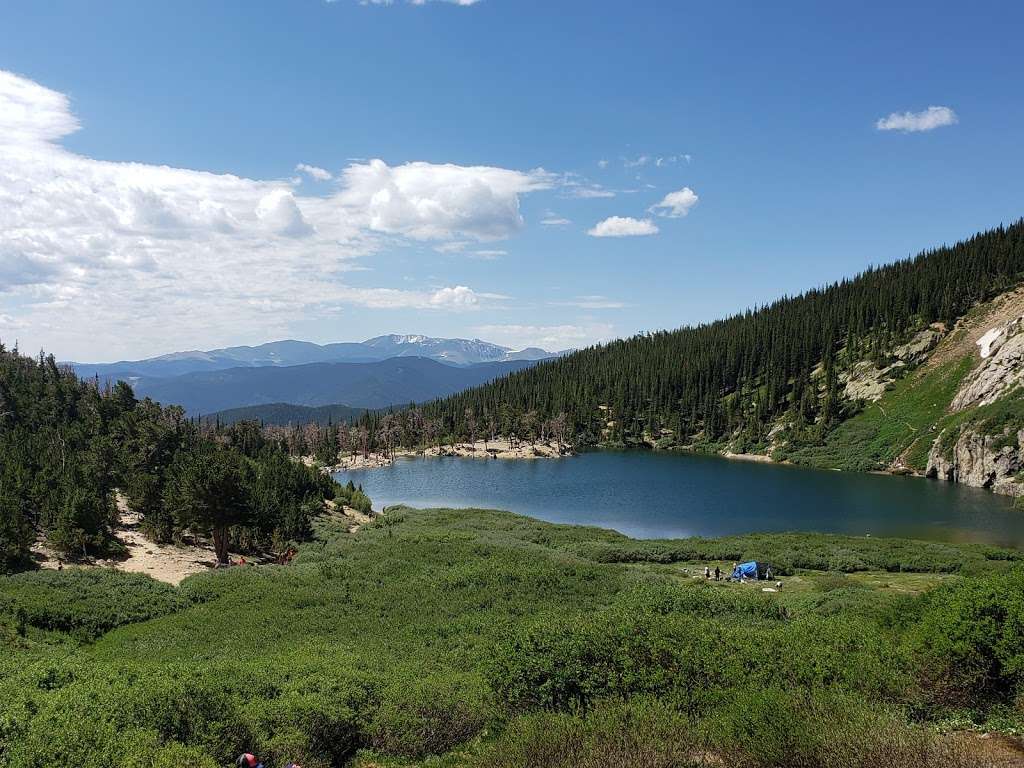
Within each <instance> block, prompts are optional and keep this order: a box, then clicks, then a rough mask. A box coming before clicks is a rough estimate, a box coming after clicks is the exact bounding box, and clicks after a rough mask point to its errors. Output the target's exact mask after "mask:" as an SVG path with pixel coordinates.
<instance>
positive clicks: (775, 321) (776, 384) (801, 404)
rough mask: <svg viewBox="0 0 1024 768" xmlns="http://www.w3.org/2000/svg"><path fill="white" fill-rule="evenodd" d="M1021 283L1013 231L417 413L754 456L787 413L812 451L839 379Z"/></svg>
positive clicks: (615, 346)
mask: <svg viewBox="0 0 1024 768" xmlns="http://www.w3.org/2000/svg"><path fill="white" fill-rule="evenodd" d="M1022 276H1024V220H1021V221H1018V222H1016V223H1014V224H1012V225H1011V226H1008V227H1007V226H1000V227H998V228H996V229H993V230H990V231H988V232H985V233H982V234H978V235H976V236H974V237H972V238H970V239H969V240H965V241H963V242H960V243H957V244H955V245H952V246H943V247H941V248H936V249H933V250H930V251H925V252H923V253H921V254H919V255H918V256H916V257H914V258H909V259H905V260H902V261H898V262H896V263H893V264H890V265H887V266H883V267H879V268H872V269H869V270H867V271H866V272H864V273H862V274H860V275H858V276H856V277H854V278H852V279H848V280H843V281H842V282H839V283H835V284H832V285H829V286H827V287H824V288H819V289H814V290H810V291H808V292H806V293H804V294H802V295H799V296H796V297H787V298H783V299H780V300H778V301H776V302H774V303H772V304H770V305H768V306H765V307H760V308H757V309H753V310H749V311H747V312H744V313H742V314H738V315H734V316H732V317H729V318H727V319H724V320H720V321H717V322H713V323H709V324H706V325H700V326H696V327H685V328H680V329H678V330H674V331H663V332H658V333H651V334H642V335H639V336H635V337H633V338H630V339H626V340H622V341H616V342H612V343H609V344H605V345H599V346H596V347H593V348H590V349H585V350H582V351H580V352H577V353H575V354H572V355H569V356H567V357H565V358H562V359H559V360H554V361H550V362H545V363H542V364H540V365H538V366H536V367H534V368H531V369H529V370H525V371H520V372H518V373H515V374H512V375H510V376H507V377H505V378H503V379H500V380H497V381H495V382H493V383H491V384H487V385H484V386H482V387H479V388H476V389H473V390H469V391H466V392H463V393H460V394H457V395H454V396H452V397H450V398H447V399H444V400H441V401H438V402H435V403H433V404H430V405H429V406H427V407H426V408H425V409H424V411H425V414H426V416H427V417H428V418H430V419H434V420H436V421H437V422H439V423H440V424H442V425H443V427H442V431H445V432H450V433H452V434H453V435H457V436H459V437H465V436H468V435H469V433H470V432H471V431H472V429H471V427H472V424H471V422H477V423H479V422H487V421H488V420H489V419H493V418H495V417H496V416H497V415H499V414H502V413H504V414H506V416H505V417H504V419H503V420H504V421H505V422H506V423H512V424H515V423H516V421H517V419H518V417H519V416H521V415H529V419H528V420H529V421H531V422H533V423H538V424H543V423H545V421H546V420H549V419H554V418H557V417H559V415H560V414H565V418H566V420H567V431H568V433H569V434H570V435H572V436H574V437H575V439H576V441H578V442H579V443H581V444H598V443H602V444H620V445H622V444H624V445H638V444H650V445H662V446H666V447H668V446H687V445H700V444H705V445H714V444H716V443H720V442H723V441H733V442H734V443H735V444H737V445H739V446H740V447H741V449H742V448H744V447H755V448H756V447H757V446H763V445H764V443H765V442H766V440H767V438H768V433H769V432H770V430H771V429H772V428H773V426H774V425H776V424H777V423H778V422H779V420H780V418H782V417H784V416H785V417H788V418H787V419H786V421H787V424H788V426H789V429H790V431H791V432H792V433H793V434H794V435H796V436H799V437H801V438H802V439H803V440H806V441H810V442H814V441H816V440H820V439H822V438H823V437H824V436H825V435H826V434H827V433H828V432H829V431H830V430H831V429H832V428H833V427H834V426H835V425H836V424H837V423H839V422H840V421H841V420H842V419H843V418H845V417H847V416H850V415H852V414H853V413H854V412H856V411H857V410H858V409H859V408H860V407H861V405H862V403H859V402H857V401H851V400H849V399H848V398H844V396H843V393H842V391H841V387H840V372H841V371H843V370H844V369H846V368H848V367H849V366H851V365H852V364H853V363H854V362H856V361H859V360H863V359H872V360H875V361H877V362H878V363H879V364H882V363H884V362H885V359H886V357H887V356H888V355H889V354H890V353H891V350H892V349H893V348H894V347H895V346H896V345H898V344H900V343H902V342H904V341H906V340H907V339H908V338H909V337H910V336H911V335H912V334H913V333H914V332H915V331H920V330H921V329H926V328H928V327H929V326H930V325H932V324H942V325H941V326H936V327H937V328H939V329H940V330H941V329H943V328H950V327H952V326H953V324H954V323H955V322H956V321H957V319H958V318H960V317H962V316H963V315H964V314H965V313H966V312H967V311H968V310H970V309H971V307H973V306H975V305H976V304H978V303H979V302H982V301H986V300H988V299H991V298H992V297H994V296H996V295H998V294H1000V293H1002V292H1004V291H1006V290H1008V289H1010V288H1012V287H1014V286H1016V285H1017V284H1018V283H1019V282H1020V281H1021V278H1022ZM508 414H512V415H511V416H509V415H508Z"/></svg>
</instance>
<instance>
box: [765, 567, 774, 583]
mask: <svg viewBox="0 0 1024 768" xmlns="http://www.w3.org/2000/svg"><path fill="white" fill-rule="evenodd" d="M764 578H765V581H771V580H772V567H771V566H770V565H769V566H768V567H767V568H766V569H765V572H764Z"/></svg>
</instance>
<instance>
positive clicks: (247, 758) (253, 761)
mask: <svg viewBox="0 0 1024 768" xmlns="http://www.w3.org/2000/svg"><path fill="white" fill-rule="evenodd" d="M235 765H236V766H237V768H263V763H261V762H260V760H259V758H258V757H256V755H254V754H252V753H251V752H246V753H244V754H242V755H239V756H238V759H237V760H235Z"/></svg>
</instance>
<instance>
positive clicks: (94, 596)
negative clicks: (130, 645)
mask: <svg viewBox="0 0 1024 768" xmlns="http://www.w3.org/2000/svg"><path fill="white" fill-rule="evenodd" d="M183 605H184V600H182V599H181V597H180V596H179V595H178V592H177V590H176V589H175V588H174V587H172V586H170V585H169V584H164V583H162V582H159V581H155V580H154V579H152V578H150V577H149V576H145V575H143V574H138V573H122V572H120V571H114V570H102V569H85V568H68V569H65V570H63V571H53V570H43V571H35V572H30V573H21V574H17V575H15V576H7V577H0V613H6V614H8V615H11V616H17V617H18V618H19V620H23V621H25V622H26V623H27V624H29V625H31V626H34V627H38V628H40V629H50V630H59V631H61V632H68V633H70V634H74V635H76V636H78V637H81V638H84V639H91V638H95V637H98V636H99V635H101V634H103V633H104V632H107V631H109V630H110V629H113V628H114V627H118V626H121V625H123V624H131V623H134V622H139V621H145V620H147V619H151V618H154V617H156V616H163V615H165V614H168V613H173V612H174V611H177V610H179V609H180V608H181V607H183Z"/></svg>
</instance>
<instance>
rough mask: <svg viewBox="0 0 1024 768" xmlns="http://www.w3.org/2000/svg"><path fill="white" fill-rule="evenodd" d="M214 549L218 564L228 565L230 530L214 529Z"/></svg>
mask: <svg viewBox="0 0 1024 768" xmlns="http://www.w3.org/2000/svg"><path fill="white" fill-rule="evenodd" d="M213 549H214V551H215V552H216V553H217V562H218V563H220V564H221V565H227V563H228V529H227V528H223V527H218V528H214V529H213Z"/></svg>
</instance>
